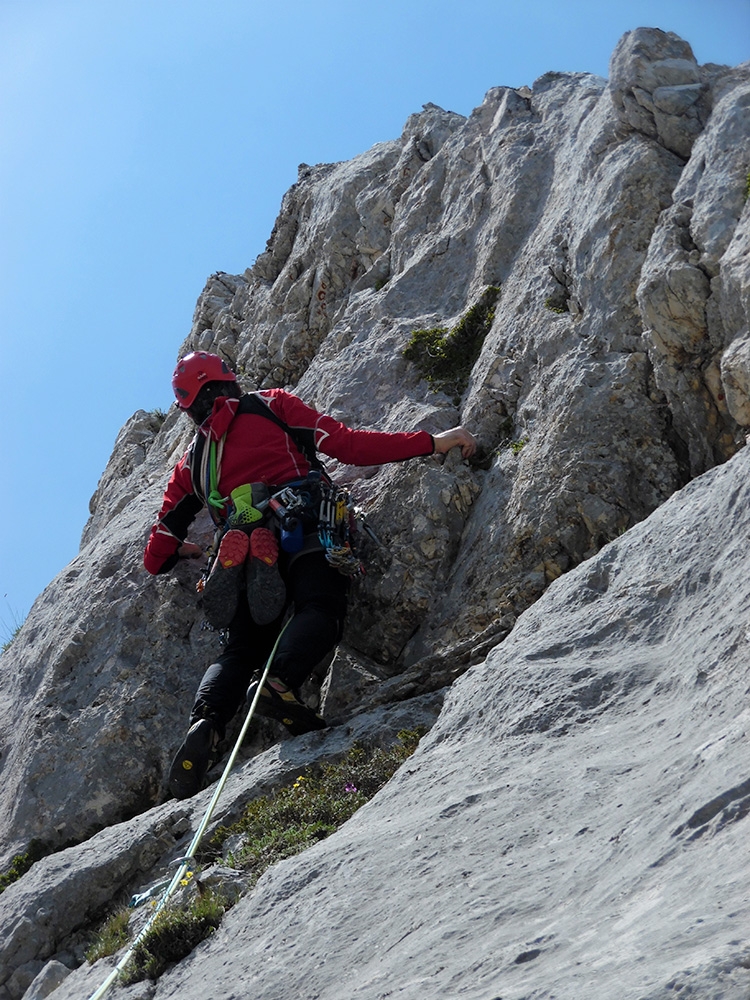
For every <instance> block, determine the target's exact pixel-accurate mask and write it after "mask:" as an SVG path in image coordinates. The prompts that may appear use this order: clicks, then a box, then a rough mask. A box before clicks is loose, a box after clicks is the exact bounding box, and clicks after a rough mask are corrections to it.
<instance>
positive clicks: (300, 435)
mask: <svg viewBox="0 0 750 1000" xmlns="http://www.w3.org/2000/svg"><path fill="white" fill-rule="evenodd" d="M237 413H252V414H254V415H255V416H257V417H265V418H266V420H270V421H271V422H272V423H274V424H276V426H277V427H280V428H281V430H282V431H284V433H285V434H286V435H287V436H288V437H290V438H291V439H292V441H293V442H294V444H295V446H296V448H297V450H298V451H300V452H301V453H302V454H303V455H304V456H305V458H306V459H307V461H308V463H309V465H310V468H311V469H316V470H317V471H318V472H320V473H321V475H322V476H324V477H325V478H326V479H328V478H329V477H328V475H327V473H326V471H325V466H324V465H323V463H322V462H321V461H320V459H319V458H318V454H317V451H316V448H315V431H314V430H313V429H312V428H311V427H290V426H289V424H287V423H286V421H284V420H282V419H281V417H278V416H277V415H276V414H275V413H274V412H273V410H272V409H271V407H270V406H269V405H268V403H267V402H266V401H265V400H264V399H263V397H262V396H261V395H260V393H257V392H248V393H246V394H245V395H244V396H243V397H242V398H241V399H240V405H239V406H238V407H237ZM206 444H207V439H206V436H205V435H204V434H201V432H200V431H197V432H196V435H195V437H194V438H193V440H192V443H191V445H190V448H189V450H188V465H189V467H190V476H191V479H192V484H193V492H194V493H195V495H196V496H197V497H198V498H199V499H200V500H202V501H203V503H204V504H207V505H209V497H210V495H211V491H212V490H213V489H214V485H215V482H218V470H216V469H215V471H214V475H213V476H212V475H211V467H212V463H211V456H210V452H211V450H212V449H211V448H210V447H209V448H208V449H207V448H206ZM223 444H224V440H223V439H222V441H221V443H220V445H219V456H218V461H219V462H220V461H221V451H222V450H223ZM214 454H215V453H214ZM209 510H210V512H211V514H212V516H213V513H214V511H213V508H212V507H211V506H210V505H209Z"/></svg>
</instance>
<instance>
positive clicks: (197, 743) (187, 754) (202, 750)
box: [168, 729, 211, 799]
mask: <svg viewBox="0 0 750 1000" xmlns="http://www.w3.org/2000/svg"><path fill="white" fill-rule="evenodd" d="M210 760H211V746H210V743H209V744H208V745H207V744H206V737H205V736H204V734H203V733H202V732H201V730H200V729H199V730H197V731H196V732H194V733H188V735H187V737H186V739H185V742H184V743H183V744H182V746H181V747H180V749H179V750H178V751H177V754H176V756H175V758H174V760H173V761H172V766H171V767H170V769H169V779H168V786H169V790H170V792H171V793H172V795H174V797H175V798H176V799H189V798H190V797H191V796H193V795H195V794H196V793H197V792H199V791H200V790H201V789H202V787H203V779H204V778H205V777H206V774H207V772H208V765H209V761H210Z"/></svg>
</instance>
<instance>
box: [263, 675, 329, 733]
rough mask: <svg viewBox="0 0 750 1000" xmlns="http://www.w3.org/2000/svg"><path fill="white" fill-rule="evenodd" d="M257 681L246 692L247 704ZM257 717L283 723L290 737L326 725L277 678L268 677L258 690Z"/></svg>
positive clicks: (324, 721) (323, 720)
mask: <svg viewBox="0 0 750 1000" xmlns="http://www.w3.org/2000/svg"><path fill="white" fill-rule="evenodd" d="M259 683H260V682H259V681H258V680H255V681H253V683H252V684H251V685H250V687H249V688H248V691H247V700H248V703H252V700H253V698H254V697H255V692H256V691H257V689H258V684H259ZM255 710H256V712H257V713H258V715H264V716H265V717H266V718H269V719H276V721H277V722H281V723H283V725H285V726H286V728H287V729H288V730H289V732H290V733H291V734H292V736H301V735H302V734H303V733H311V732H312V731H313V730H314V729H325V728H326V726H327V725H328V723H327V722H326V720H325V719H324V718H322V716H320V715H318V714H317V713H316V712H314V711H313V710H312V709H311V708H308V707H307V705H304V704H303V703H302V702H301V701H300V700H299V698H298V696H297V694H296V692H294V691H293V690H292V689H291V688H289V687H287V686H286V684H285V683H284V682H283V681H281V680H279V678H278V677H268V678H267V679H266V682H265V684H264V685H263V687H262V688H261V689H260V697H259V698H258V704H257V706H256V709H255Z"/></svg>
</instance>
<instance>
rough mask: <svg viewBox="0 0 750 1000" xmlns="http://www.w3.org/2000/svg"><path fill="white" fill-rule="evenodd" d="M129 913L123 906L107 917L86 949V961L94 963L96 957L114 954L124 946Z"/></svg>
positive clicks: (126, 938)
mask: <svg viewBox="0 0 750 1000" xmlns="http://www.w3.org/2000/svg"><path fill="white" fill-rule="evenodd" d="M130 913H131V911H130V910H129V909H128V908H127V907H123V908H122V909H120V910H116V911H115V912H114V913H112V914H111V915H110V916H109V917H108V918H107V920H106V921H105V923H104V924H103V926H102V928H101V930H99V931H97V932H96V935H95V936H94V940H93V941H92V942H91V944H90V945H89V947H88V948H87V949H86V952H85V958H86V961H87V962H90V963H94V962H96V960H97V959H99V958H106V957H107V955H114V953H115V952H116V951H119V950H120V948H124V947H125V945H126V944H127V943H128V922H129V920H130Z"/></svg>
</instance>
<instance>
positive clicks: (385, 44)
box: [0, 0, 750, 639]
mask: <svg viewBox="0 0 750 1000" xmlns="http://www.w3.org/2000/svg"><path fill="white" fill-rule="evenodd" d="M641 25H646V26H652V27H660V28H663V29H665V30H669V31H675V32H677V33H678V34H679V35H681V36H682V37H683V38H685V39H687V41H689V42H690V43H691V45H692V46H693V50H694V52H695V55H696V58H697V59H698V61H699V62H700V63H706V62H718V63H728V64H731V65H736V64H737V63H739V62H742V61H744V60H747V59H748V58H750V0H710V2H709V0H599V2H590V0H581V2H575V0H567V2H560V0H557V2H552V0H525V2H523V3H511V2H503V0H461V2H460V3H458V2H456V0H379V2H378V3H374V4H366V3H362V2H353V0H348V2H341V0H318V2H309V0H285V2H284V3H275V2H273V3H272V2H270V0H222V2H221V3H213V2H211V0H127V2H124V3H123V2H122V0H117V2H114V0H0V346H1V350H0V376H1V377H2V394H3V404H2V412H3V416H4V420H3V433H2V437H1V438H0V442H1V443H0V467H1V468H2V490H1V491H0V505H1V507H0V537H2V558H1V559H0V639H4V638H6V637H7V635H8V634H9V632H12V629H13V626H14V625H15V624H17V623H18V622H20V621H21V620H22V619H23V617H24V616H25V615H26V614H27V612H28V610H29V608H30V607H31V604H32V603H33V601H34V599H35V597H36V596H37V595H38V594H39V593H41V591H42V590H43V589H44V587H45V586H46V585H47V584H48V583H49V582H50V581H51V580H52V579H53V577H54V576H55V575H56V574H57V573H58V572H59V571H60V570H61V569H63V568H64V566H65V565H66V564H67V563H68V562H69V561H70V560H71V559H72V558H73V557H74V556H75V555H76V553H77V551H78V545H79V540H80V535H81V531H82V529H83V526H84V524H85V523H86V520H87V517H88V502H89V498H90V497H91V495H92V493H93V492H94V490H95V489H96V485H97V481H98V479H99V476H100V474H101V473H102V471H103V470H104V466H105V464H106V462H107V460H108V458H109V456H110V454H111V451H112V446H113V444H114V441H115V438H116V436H117V433H118V431H119V429H120V428H121V426H122V425H123V423H124V422H125V421H126V420H127V419H128V417H129V416H130V415H131V414H132V413H133V412H134V411H135V410H137V409H139V408H143V409H146V410H150V409H153V408H155V407H160V408H162V409H167V407H168V406H169V405H170V404H171V402H172V396H171V390H170V376H171V373H172V370H173V367H174V362H175V360H176V354H177V350H178V348H179V345H180V344H181V342H182V340H183V339H184V338H185V336H186V335H187V333H188V332H189V329H190V324H191V319H192V314H193V310H194V308H195V303H196V300H197V298H198V295H199V294H200V292H201V290H202V288H203V285H204V283H205V281H206V278H207V277H208V276H209V275H210V274H211V273H213V272H215V271H227V272H229V273H241V272H242V271H244V270H245V268H247V267H248V266H250V265H251V264H252V262H253V260H254V259H255V257H256V256H257V255H258V254H259V253H261V252H262V251H263V249H264V248H265V243H266V240H267V239H268V237H269V235H270V232H271V228H272V226H273V222H274V219H275V217H276V214H277V212H278V209H279V205H280V202H281V198H282V196H283V194H284V192H285V191H286V190H287V188H288V187H290V186H291V184H293V183H294V181H295V180H296V176H297V165H298V164H299V163H301V162H306V163H323V162H333V161H337V160H343V159H349V158H351V157H352V156H355V155H356V154H357V153H360V152H363V151H364V150H366V149H368V148H369V147H370V146H372V145H373V144H374V143H376V142H381V141H383V140H387V139H393V138H397V137H398V136H399V135H400V133H401V130H402V127H403V124H404V122H405V120H406V118H407V117H408V116H409V115H410V114H412V113H413V112H415V111H420V110H421V108H422V105H423V104H425V103H427V102H432V103H434V104H439V105H440V106H441V107H443V108H446V109H449V110H451V111H458V112H460V113H461V114H469V113H470V112H471V110H472V109H473V108H474V107H476V106H477V105H479V104H481V102H482V99H483V97H484V94H485V93H486V91H487V90H489V88H490V87H494V86H498V85H509V86H521V85H523V84H529V85H530V84H531V83H533V81H534V80H535V79H536V78H537V77H538V76H540V75H541V74H543V73H545V72H547V71H548V70H558V71H573V72H592V73H597V74H599V75H601V76H606V75H607V66H608V61H609V57H610V55H611V53H612V50H613V49H614V47H615V45H616V43H617V41H618V39H619V38H620V36H621V35H622V34H623V33H624V32H625V31H627V30H629V29H631V28H635V27H638V26H641Z"/></svg>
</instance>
